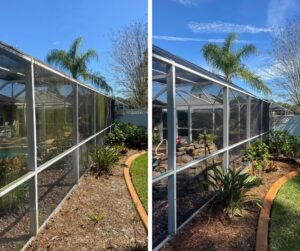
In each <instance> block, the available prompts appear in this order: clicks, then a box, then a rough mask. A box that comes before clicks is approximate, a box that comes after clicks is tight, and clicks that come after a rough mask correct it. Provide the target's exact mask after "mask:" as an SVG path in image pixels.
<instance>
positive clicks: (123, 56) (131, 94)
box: [111, 22, 148, 108]
mask: <svg viewBox="0 0 300 251" xmlns="http://www.w3.org/2000/svg"><path fill="white" fill-rule="evenodd" d="M112 48H113V49H112V53H111V58H112V61H113V63H112V71H113V74H114V78H115V79H116V80H117V82H118V83H119V84H120V86H121V89H122V91H124V93H125V97H126V98H127V100H128V101H129V103H130V105H132V106H135V107H138V108H145V107H147V104H148V102H147V93H148V84H147V82H148V78H147V76H148V58H147V25H146V24H145V23H143V22H135V23H133V24H131V25H129V26H125V27H124V28H123V29H122V30H120V31H119V32H118V33H115V34H113V36H112Z"/></svg>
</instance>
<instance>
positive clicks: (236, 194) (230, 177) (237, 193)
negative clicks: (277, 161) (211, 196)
mask: <svg viewBox="0 0 300 251" xmlns="http://www.w3.org/2000/svg"><path fill="white" fill-rule="evenodd" d="M212 170H213V172H212V173H211V174H209V179H208V183H209V185H210V186H211V188H212V190H213V191H215V193H216V197H215V200H214V205H216V204H217V205H219V206H221V207H222V208H223V211H224V213H225V214H226V215H227V216H229V217H230V218H232V217H234V216H236V215H239V216H242V211H243V208H244V206H245V204H246V203H249V202H254V203H255V204H256V205H257V206H259V207H261V206H262V201H261V200H260V199H259V198H257V197H255V196H251V195H249V194H248V192H249V191H250V190H251V189H252V188H254V187H256V186H259V185H260V184H261V179H260V178H258V177H256V176H251V175H250V174H249V173H246V172H243V169H242V168H241V167H240V168H236V169H229V170H228V171H226V172H225V171H224V170H223V169H222V168H218V167H215V168H214V169H212Z"/></svg>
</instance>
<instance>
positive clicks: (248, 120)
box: [246, 96, 251, 149]
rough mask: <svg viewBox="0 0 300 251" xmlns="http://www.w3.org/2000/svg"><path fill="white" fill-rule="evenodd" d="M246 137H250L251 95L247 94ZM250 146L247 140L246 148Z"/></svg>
mask: <svg viewBox="0 0 300 251" xmlns="http://www.w3.org/2000/svg"><path fill="white" fill-rule="evenodd" d="M246 123H247V124H246V137H247V139H250V137H251V97H250V96H247V117H246ZM249 146H250V141H248V142H247V149H248V148H249Z"/></svg>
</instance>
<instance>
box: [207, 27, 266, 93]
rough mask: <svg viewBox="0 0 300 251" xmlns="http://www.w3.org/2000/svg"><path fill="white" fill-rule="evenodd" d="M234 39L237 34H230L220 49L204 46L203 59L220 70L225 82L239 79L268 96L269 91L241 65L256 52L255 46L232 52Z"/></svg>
mask: <svg viewBox="0 0 300 251" xmlns="http://www.w3.org/2000/svg"><path fill="white" fill-rule="evenodd" d="M236 39H237V34H236V33H230V34H229V35H228V37H227V38H226V39H225V42H224V44H223V46H222V47H220V46H218V45H216V44H205V45H204V46H203V47H202V53H203V56H204V58H205V59H206V61H207V62H208V63H209V64H210V65H212V66H213V67H214V68H215V69H217V70H220V71H221V72H222V73H223V74H224V77H225V79H226V80H228V81H231V80H232V78H234V77H240V78H242V79H243V80H244V81H245V82H247V83H249V84H250V85H251V87H252V88H253V89H255V90H256V91H258V92H262V93H264V94H270V93H271V90H270V89H269V87H268V86H267V85H266V84H265V83H264V82H263V81H262V79H261V78H260V77H259V76H257V75H256V74H255V73H253V72H252V71H251V70H250V69H249V68H247V66H246V65H244V64H243V63H242V60H243V59H245V58H246V57H248V56H250V55H251V54H254V53H256V52H257V50H256V48H255V46H254V45H251V44H249V45H244V46H243V47H241V48H240V49H238V50H235V51H233V49H232V47H233V45H234V43H235V42H236Z"/></svg>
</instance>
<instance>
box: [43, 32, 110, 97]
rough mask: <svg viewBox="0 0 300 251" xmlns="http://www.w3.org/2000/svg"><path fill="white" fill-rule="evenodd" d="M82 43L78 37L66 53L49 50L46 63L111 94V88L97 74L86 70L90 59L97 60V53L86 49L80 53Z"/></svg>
mask: <svg viewBox="0 0 300 251" xmlns="http://www.w3.org/2000/svg"><path fill="white" fill-rule="evenodd" d="M82 42H83V39H82V38H81V37H78V38H76V39H75V40H74V42H73V43H72V44H71V47H70V49H69V50H68V51H64V50H58V49H54V50H51V51H50V52H49V53H48V55H47V58H46V59H47V62H48V63H49V64H52V65H55V66H58V67H60V68H61V69H63V70H66V71H68V72H69V73H70V74H71V75H72V77H73V78H75V79H80V78H82V79H84V80H86V81H89V82H91V83H92V84H94V85H97V86H98V87H100V88H102V89H103V90H105V91H107V92H111V91H112V89H111V87H110V86H109V85H108V84H107V83H106V81H105V79H104V78H103V77H102V76H101V75H100V74H99V73H95V72H91V71H89V70H88V63H89V61H90V60H92V59H96V60H98V53H97V52H96V51H95V50H93V49H88V50H87V51H86V52H84V53H80V51H79V49H80V46H81V45H82Z"/></svg>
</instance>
